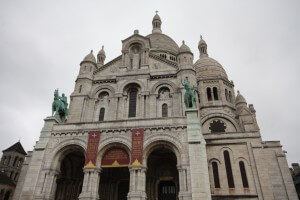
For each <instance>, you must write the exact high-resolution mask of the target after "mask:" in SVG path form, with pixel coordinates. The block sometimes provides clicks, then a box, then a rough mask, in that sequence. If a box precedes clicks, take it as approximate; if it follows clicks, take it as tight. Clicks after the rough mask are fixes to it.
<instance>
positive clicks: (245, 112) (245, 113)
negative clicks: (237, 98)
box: [239, 107, 252, 115]
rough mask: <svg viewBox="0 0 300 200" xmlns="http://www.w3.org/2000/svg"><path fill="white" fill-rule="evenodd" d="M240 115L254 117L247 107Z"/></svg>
mask: <svg viewBox="0 0 300 200" xmlns="http://www.w3.org/2000/svg"><path fill="white" fill-rule="evenodd" d="M239 115H252V113H251V111H250V109H249V108H247V107H245V108H242V109H241V111H240V113H239Z"/></svg>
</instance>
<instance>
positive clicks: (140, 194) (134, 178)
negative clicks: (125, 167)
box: [128, 167, 147, 200]
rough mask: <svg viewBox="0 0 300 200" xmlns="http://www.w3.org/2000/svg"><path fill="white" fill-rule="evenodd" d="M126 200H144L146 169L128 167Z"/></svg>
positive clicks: (145, 196) (145, 197)
mask: <svg viewBox="0 0 300 200" xmlns="http://www.w3.org/2000/svg"><path fill="white" fill-rule="evenodd" d="M129 172H130V181H129V193H128V200H146V199H147V195H146V168H145V167H130V168H129Z"/></svg>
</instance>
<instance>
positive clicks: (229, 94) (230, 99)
mask: <svg viewBox="0 0 300 200" xmlns="http://www.w3.org/2000/svg"><path fill="white" fill-rule="evenodd" d="M228 98H229V102H232V95H231V91H229V92H228Z"/></svg>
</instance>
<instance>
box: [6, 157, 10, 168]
mask: <svg viewBox="0 0 300 200" xmlns="http://www.w3.org/2000/svg"><path fill="white" fill-rule="evenodd" d="M9 164H10V156H9V157H8V159H7V163H6V165H7V166H9Z"/></svg>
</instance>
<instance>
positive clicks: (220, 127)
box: [209, 120, 226, 133]
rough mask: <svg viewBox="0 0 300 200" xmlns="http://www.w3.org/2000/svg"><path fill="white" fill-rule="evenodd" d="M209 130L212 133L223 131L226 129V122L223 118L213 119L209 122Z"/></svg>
mask: <svg viewBox="0 0 300 200" xmlns="http://www.w3.org/2000/svg"><path fill="white" fill-rule="evenodd" d="M209 130H210V131H211V132H212V133H222V132H225V130H226V124H225V123H224V122H223V121H221V120H213V121H212V122H210V123H209Z"/></svg>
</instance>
